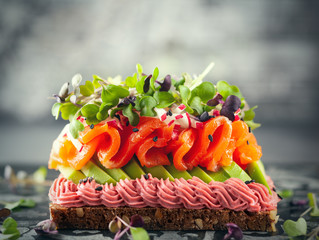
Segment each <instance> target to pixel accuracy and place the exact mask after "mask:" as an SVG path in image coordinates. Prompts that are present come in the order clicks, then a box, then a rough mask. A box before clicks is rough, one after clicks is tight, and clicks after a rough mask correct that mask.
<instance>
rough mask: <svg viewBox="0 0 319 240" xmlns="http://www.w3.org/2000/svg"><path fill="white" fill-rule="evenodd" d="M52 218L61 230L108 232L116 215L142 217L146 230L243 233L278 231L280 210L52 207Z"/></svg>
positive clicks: (53, 205)
mask: <svg viewBox="0 0 319 240" xmlns="http://www.w3.org/2000/svg"><path fill="white" fill-rule="evenodd" d="M50 214H51V219H52V220H53V221H54V222H55V223H56V225H57V228H58V229H100V230H104V229H108V225H109V222H110V221H112V220H113V219H114V218H115V217H116V216H119V217H121V218H125V216H127V217H128V218H130V217H131V216H133V215H134V214H139V215H140V216H142V217H143V219H144V222H145V225H144V228H145V229H146V230H225V229H226V224H227V223H235V224H237V225H238V226H239V227H240V228H241V229H242V230H243V231H245V230H251V231H268V232H275V231H276V227H275V224H276V222H277V220H278V216H276V215H277V209H275V210H272V211H262V212H248V211H233V210H228V209H225V210H213V209H207V208H206V209H185V208H175V209H167V208H153V207H145V208H131V207H118V208H108V207H105V206H94V207H90V206H85V207H63V206H61V205H58V204H52V203H51V204H50Z"/></svg>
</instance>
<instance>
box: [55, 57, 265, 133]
mask: <svg viewBox="0 0 319 240" xmlns="http://www.w3.org/2000/svg"><path fill="white" fill-rule="evenodd" d="M213 66H214V64H213V63H211V64H210V65H209V66H208V67H207V68H206V69H205V70H204V72H203V73H202V74H200V75H199V76H195V77H194V78H193V77H192V76H191V75H189V74H188V73H184V74H182V79H178V80H177V79H173V78H172V77H171V76H170V75H166V76H165V77H164V78H162V79H159V78H158V77H159V70H158V68H157V67H156V68H155V69H154V71H153V73H152V74H150V75H146V74H144V73H143V67H142V66H141V65H140V64H137V66H136V70H137V73H134V74H133V75H132V76H128V77H126V78H125V81H122V78H121V77H120V76H117V77H115V78H108V79H106V80H105V79H103V78H101V77H99V76H96V75H93V80H92V81H85V83H84V84H83V85H80V84H81V82H82V77H81V75H79V74H76V75H75V76H74V77H73V78H72V81H71V86H72V88H73V90H72V91H69V85H70V84H68V83H65V84H64V85H63V86H62V87H61V89H60V91H59V94H55V95H53V96H54V97H55V99H56V101H57V102H56V103H55V104H54V105H53V107H52V111H51V112H52V115H53V116H55V118H56V119H58V117H59V116H61V117H62V118H63V119H64V120H69V121H70V132H71V135H72V136H73V137H74V138H78V136H79V132H81V131H83V130H84V125H83V123H82V122H81V121H79V117H80V116H82V117H84V118H85V120H86V123H87V124H89V125H90V124H97V123H99V122H101V121H103V120H106V119H107V118H108V117H111V118H113V117H114V116H116V114H118V112H122V114H123V115H124V116H126V117H127V118H128V119H129V122H130V124H131V125H133V126H136V125H137V124H138V123H139V114H140V115H141V116H150V117H154V116H156V112H155V108H170V107H173V106H178V105H179V104H184V105H185V106H186V111H187V112H188V113H189V114H192V115H194V116H196V117H199V116H200V115H201V114H203V113H204V112H210V111H211V110H213V109H217V110H221V109H222V106H223V101H222V100H224V101H225V100H226V99H227V98H228V97H229V96H232V95H234V96H236V97H238V98H239V99H240V103H241V104H240V109H241V110H242V111H241V112H240V113H239V117H243V119H244V121H245V122H246V123H247V124H248V125H249V126H250V127H251V129H255V128H257V127H259V126H260V124H257V123H254V122H253V118H254V116H255V113H254V111H253V110H254V109H255V108H256V107H254V108H251V109H247V106H248V105H247V104H246V101H245V99H244V97H243V96H242V94H241V92H240V90H239V88H238V87H237V86H234V85H229V84H228V83H227V82H225V81H219V82H218V83H217V84H216V86H215V85H214V84H213V83H211V82H203V79H204V77H205V76H206V75H207V74H208V72H209V71H210V70H211V69H212V68H213ZM217 93H218V94H217ZM217 95H218V96H221V101H217V102H216V98H215V99H214V97H215V96H217ZM212 101H213V102H216V104H211V103H212ZM245 105H246V107H245ZM244 107H245V111H244ZM246 109H247V110H246ZM137 112H139V114H138V113H137Z"/></svg>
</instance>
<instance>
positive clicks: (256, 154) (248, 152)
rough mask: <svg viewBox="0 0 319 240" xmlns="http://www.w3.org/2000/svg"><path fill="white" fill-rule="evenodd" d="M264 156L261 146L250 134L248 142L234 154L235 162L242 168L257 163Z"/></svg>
mask: <svg viewBox="0 0 319 240" xmlns="http://www.w3.org/2000/svg"><path fill="white" fill-rule="evenodd" d="M261 156H262V150H261V146H259V145H258V144H257V141H256V138H255V136H254V134H252V133H249V134H248V137H247V140H246V142H244V143H242V144H241V145H240V146H239V147H237V149H236V150H235V152H234V160H235V161H236V162H237V163H238V164H239V165H241V166H245V165H247V164H248V163H251V162H253V161H257V160H259V159H260V158H261Z"/></svg>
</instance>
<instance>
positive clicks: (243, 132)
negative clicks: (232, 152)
mask: <svg viewBox="0 0 319 240" xmlns="http://www.w3.org/2000/svg"><path fill="white" fill-rule="evenodd" d="M248 134H249V127H248V126H247V124H246V123H245V122H244V121H234V122H232V135H231V138H232V139H234V140H235V141H236V147H238V146H240V145H242V144H243V143H244V142H246V141H247V140H248V137H249V135H248Z"/></svg>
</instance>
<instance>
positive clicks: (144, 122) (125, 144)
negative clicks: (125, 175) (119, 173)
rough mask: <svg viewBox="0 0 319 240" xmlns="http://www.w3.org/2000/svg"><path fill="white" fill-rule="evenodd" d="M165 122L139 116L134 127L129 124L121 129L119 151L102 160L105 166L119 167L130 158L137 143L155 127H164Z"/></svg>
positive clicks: (135, 149)
mask: <svg viewBox="0 0 319 240" xmlns="http://www.w3.org/2000/svg"><path fill="white" fill-rule="evenodd" d="M165 126H166V124H165V123H164V122H162V121H161V120H159V119H157V118H152V117H140V122H139V124H138V125H137V126H136V127H134V128H133V127H132V126H131V125H129V126H127V127H125V128H124V129H123V135H121V144H120V148H119V151H118V152H117V153H116V154H115V155H114V156H113V157H112V158H111V159H107V160H106V161H105V162H104V164H103V165H104V166H105V167H106V168H120V167H123V166H124V165H125V164H127V163H128V161H130V160H131V158H132V157H133V155H134V154H135V152H136V151H137V149H138V147H139V145H140V144H141V143H142V141H144V140H145V139H146V137H147V136H149V135H150V134H152V133H153V132H154V131H155V130H156V129H159V128H163V127H165Z"/></svg>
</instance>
